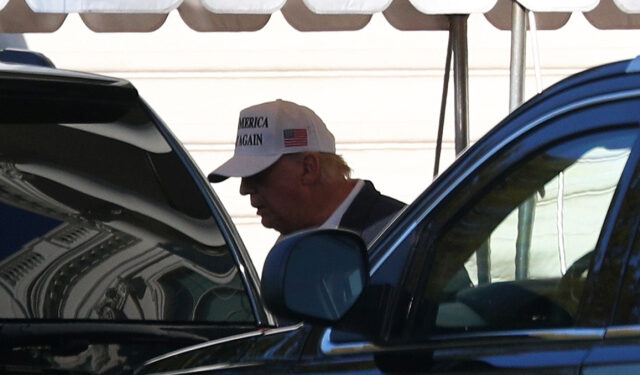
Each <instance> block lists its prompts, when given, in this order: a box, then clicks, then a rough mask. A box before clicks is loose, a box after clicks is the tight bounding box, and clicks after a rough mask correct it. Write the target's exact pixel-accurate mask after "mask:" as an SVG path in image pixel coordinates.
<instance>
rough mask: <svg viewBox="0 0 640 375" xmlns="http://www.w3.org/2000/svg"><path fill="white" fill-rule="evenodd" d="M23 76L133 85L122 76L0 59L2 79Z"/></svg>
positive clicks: (0, 77)
mask: <svg viewBox="0 0 640 375" xmlns="http://www.w3.org/2000/svg"><path fill="white" fill-rule="evenodd" d="M16 76H21V77H25V78H27V77H28V78H30V79H43V80H54V81H74V82H79V81H84V82H86V83H89V84H90V83H94V84H107V85H109V84H116V85H118V86H127V85H131V83H129V81H127V80H126V79H122V78H116V77H108V76H103V75H99V74H94V73H85V72H77V71H72V70H65V69H58V68H55V67H46V66H39V65H31V64H21V63H6V62H2V61H0V79H2V78H11V77H16Z"/></svg>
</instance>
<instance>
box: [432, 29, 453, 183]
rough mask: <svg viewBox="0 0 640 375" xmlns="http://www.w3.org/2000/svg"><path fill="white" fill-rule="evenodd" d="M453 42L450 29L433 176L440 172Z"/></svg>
mask: <svg viewBox="0 0 640 375" xmlns="http://www.w3.org/2000/svg"><path fill="white" fill-rule="evenodd" d="M452 44H453V33H452V32H451V30H449V41H448V42H447V57H446V59H445V63H444V82H443V84H442V100H441V101H440V118H439V121H438V138H437V140H436V160H435V162H434V166H433V178H436V177H438V173H439V172H440V155H441V154H442V137H443V133H444V116H445V113H446V111H447V96H448V92H449V74H450V72H451V54H452Z"/></svg>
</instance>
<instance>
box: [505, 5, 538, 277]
mask: <svg viewBox="0 0 640 375" xmlns="http://www.w3.org/2000/svg"><path fill="white" fill-rule="evenodd" d="M526 12H527V11H526V9H525V8H524V7H522V5H520V4H519V3H518V2H517V1H514V2H513V5H512V8H511V22H512V24H511V66H510V74H511V77H510V88H509V93H510V94H509V111H510V112H513V111H514V110H515V109H516V108H518V107H519V106H520V105H521V104H522V102H523V101H524V99H523V98H524V78H525V77H524V69H525V64H526V43H527V41H526V36H527V34H526V32H527V24H526ZM534 217H535V195H534V196H532V197H530V198H528V199H527V200H525V201H524V202H523V203H522V204H521V205H520V207H519V208H518V235H517V238H516V259H515V268H516V272H515V276H516V280H521V279H526V278H528V275H529V253H530V249H531V236H532V233H533V218H534Z"/></svg>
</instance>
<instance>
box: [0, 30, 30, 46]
mask: <svg viewBox="0 0 640 375" xmlns="http://www.w3.org/2000/svg"><path fill="white" fill-rule="evenodd" d="M2 48H19V49H28V48H29V47H27V42H26V40H24V35H22V34H0V49H2Z"/></svg>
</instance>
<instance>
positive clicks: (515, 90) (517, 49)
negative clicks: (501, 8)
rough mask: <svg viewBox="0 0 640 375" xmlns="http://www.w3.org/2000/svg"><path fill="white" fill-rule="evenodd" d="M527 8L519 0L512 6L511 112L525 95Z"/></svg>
mask: <svg viewBox="0 0 640 375" xmlns="http://www.w3.org/2000/svg"><path fill="white" fill-rule="evenodd" d="M525 12H526V11H525V9H524V8H523V7H522V5H520V4H519V3H518V2H517V1H515V0H514V1H513V6H512V8H511V22H512V24H511V66H510V75H511V78H510V85H511V87H510V88H509V112H513V111H514V110H515V109H516V108H518V107H519V106H520V104H522V101H523V97H524V67H525V59H526V48H525V47H526V43H527V41H526V35H527V34H526V27H527V25H526V23H525V22H526V18H525Z"/></svg>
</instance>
